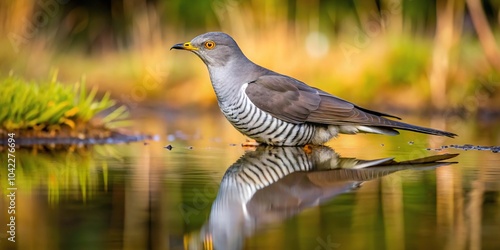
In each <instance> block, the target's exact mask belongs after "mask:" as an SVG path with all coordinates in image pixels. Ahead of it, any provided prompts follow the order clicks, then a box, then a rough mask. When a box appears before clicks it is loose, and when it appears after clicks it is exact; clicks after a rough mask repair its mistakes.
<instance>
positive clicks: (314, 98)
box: [246, 75, 389, 125]
mask: <svg viewBox="0 0 500 250" xmlns="http://www.w3.org/2000/svg"><path fill="white" fill-rule="evenodd" d="M246 94H247V96H248V98H250V100H251V101H252V103H253V104H255V106H257V107H258V108H260V109H262V110H264V111H266V112H268V113H270V114H272V115H273V116H274V117H277V118H279V119H281V120H284V121H287V122H292V123H296V124H300V123H305V122H311V123H320V124H331V125H342V124H374V123H375V124H378V123H380V122H382V121H384V120H385V121H388V120H387V119H385V118H382V117H380V116H381V115H385V116H389V115H386V114H383V113H379V112H374V111H370V110H365V109H362V108H359V107H357V106H355V105H354V104H352V103H350V102H348V101H345V100H342V99H340V98H337V97H335V96H332V95H330V94H328V93H326V92H324V91H321V90H319V89H316V88H312V87H310V86H308V85H306V84H304V83H302V82H300V81H298V80H296V79H293V78H290V77H287V76H283V75H265V76H261V77H259V78H257V79H256V80H255V81H252V82H251V83H249V84H248V86H247V89H246ZM370 112H371V113H370Z"/></svg>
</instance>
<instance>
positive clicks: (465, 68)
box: [0, 0, 500, 249]
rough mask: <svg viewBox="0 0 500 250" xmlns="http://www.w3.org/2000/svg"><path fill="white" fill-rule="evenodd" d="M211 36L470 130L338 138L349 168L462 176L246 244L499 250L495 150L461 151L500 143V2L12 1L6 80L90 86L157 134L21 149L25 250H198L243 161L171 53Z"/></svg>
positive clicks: (179, 55)
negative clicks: (361, 162)
mask: <svg viewBox="0 0 500 250" xmlns="http://www.w3.org/2000/svg"><path fill="white" fill-rule="evenodd" d="M208 31H223V32H226V33H228V34H230V35H231V36H233V37H234V38H235V40H236V41H237V42H238V44H239V45H240V47H241V48H242V50H243V52H244V53H245V54H246V55H247V57H249V58H250V59H251V60H252V61H254V62H255V63H257V64H260V65H262V66H264V67H267V68H270V69H272V70H274V71H277V72H279V73H283V74H286V75H290V76H293V77H295V78H297V79H299V80H302V81H303V82H305V83H308V84H309V85H312V86H314V87H319V88H321V89H323V90H325V91H327V92H330V93H332V94H334V95H337V96H339V97H341V98H343V99H346V100H349V101H352V102H355V103H357V104H360V105H361V106H366V107H369V108H371V109H376V110H380V111H383V112H386V113H393V114H395V115H399V116H402V117H404V118H405V121H406V122H409V123H415V124H418V125H422V126H428V127H433V128H436V129H442V130H448V131H451V132H455V133H457V134H459V137H458V138H457V139H448V138H439V137H431V136H427V135H421V134H416V133H406V132H403V133H401V135H400V136H396V137H389V136H377V135H359V136H347V135H346V136H341V137H340V138H339V139H338V140H332V141H331V142H329V143H328V144H329V145H330V146H332V148H334V150H335V151H336V152H337V153H339V154H340V155H342V156H345V157H353V158H359V159H376V158H385V157H396V159H397V160H409V159H415V158H419V157H424V156H428V155H434V154H440V153H445V152H451V153H457V152H458V153H460V154H461V155H460V156H459V157H457V161H459V162H460V163H459V164H456V165H452V166H446V167H442V168H439V169H437V170H436V171H427V172H418V173H417V172H403V173H402V174H400V173H398V174H395V175H393V176H391V177H385V178H382V179H380V180H375V181H371V182H368V183H366V184H365V186H364V188H362V189H360V190H359V191H358V192H353V193H349V194H346V195H344V196H339V197H338V198H336V199H335V200H332V201H330V202H329V203H328V204H326V205H324V206H320V207H317V208H312V209H310V210H308V211H306V212H305V213H302V214H301V215H299V216H296V217H294V218H292V219H290V220H288V221H286V222H284V223H283V224H279V225H278V226H277V227H274V228H273V229H270V230H267V231H266V232H264V233H261V234H258V235H257V236H255V237H254V238H250V239H249V241H248V242H249V243H247V245H248V246H250V247H249V248H252V247H253V249H278V248H280V247H281V248H284V249H291V248H294V247H299V248H301V249H320V248H321V247H322V246H323V245H322V242H330V239H331V240H332V242H334V243H335V244H334V245H332V247H334V246H339V245H340V247H341V248H342V249H403V248H404V247H405V246H407V247H408V248H418V249H422V248H429V246H431V247H430V248H436V249H482V248H483V249H497V248H498V246H500V242H499V240H498V231H499V230H500V213H499V211H500V209H499V208H500V202H499V201H500V191H499V190H500V184H499V182H498V180H499V179H500V172H499V170H498V166H499V165H500V164H499V158H498V154H495V153H498V151H494V152H490V151H479V150H469V151H468V152H465V151H463V150H458V149H456V148H452V147H451V145H452V144H456V145H463V144H474V145H500V126H499V125H498V124H499V123H498V122H499V119H498V117H500V116H499V114H500V54H499V50H500V0H484V1H480V0H456V1H454V0H448V1H446V0H443V1H417V0H364V1H361V0H358V1H340V0H339V1H326V0H322V1H320V0H277V1H266V0H250V1H238V0H216V1H203V0H190V1H185V0H168V1H156V0H130V1H127V0H123V1H120V0H111V1H110V0H108V1H102V0H87V1H82V0H2V1H0V34H1V35H0V76H1V77H4V78H5V77H7V76H8V75H9V74H13V75H17V76H20V77H22V78H25V79H26V80H30V81H31V80H34V81H36V82H40V81H46V80H47V79H50V78H51V77H52V72H54V71H56V72H58V79H59V81H60V82H62V83H66V84H68V85H72V84H74V83H76V82H78V81H79V80H80V79H81V78H82V76H84V77H85V79H86V82H87V84H86V86H87V88H89V89H90V88H91V87H94V86H98V87H99V91H100V93H99V94H98V96H99V95H100V96H102V95H103V93H104V92H105V91H108V92H109V93H110V94H111V98H113V99H115V100H117V101H118V103H119V104H121V105H125V106H127V107H128V108H129V109H130V110H131V113H132V116H133V125H132V126H133V127H134V129H135V130H138V131H140V132H141V133H149V134H157V135H159V136H158V137H159V138H160V140H159V141H155V142H148V143H144V144H143V143H132V144H126V145H104V146H92V147H89V148H88V149H81V148H78V147H73V146H72V147H70V148H69V149H68V150H61V151H49V152H45V151H42V150H40V151H37V150H31V149H26V150H21V149H20V150H18V151H16V154H17V156H16V159H17V170H16V171H17V172H16V173H17V179H16V181H17V185H18V186H19V192H18V198H17V199H18V204H19V207H18V210H17V211H18V217H17V218H18V237H19V242H18V244H17V245H15V246H16V248H17V249H185V248H186V242H187V239H189V237H190V235H192V234H193V232H196V231H197V230H199V229H200V228H201V227H202V225H203V224H204V223H205V221H206V219H207V218H208V216H209V213H210V209H211V203H212V202H213V200H214V199H215V197H216V195H217V187H218V185H219V183H220V180H221V178H222V176H223V175H224V172H225V171H226V169H227V168H228V167H229V166H230V165H231V164H233V163H234V162H235V161H236V160H237V159H238V158H239V157H241V155H242V154H243V151H244V150H243V148H241V147H240V146H239V145H240V144H241V142H243V141H244V140H245V137H244V136H243V135H241V134H240V133H239V132H238V131H236V130H235V129H233V128H232V126H231V125H230V124H229V123H228V122H227V121H226V120H225V119H224V118H223V116H222V114H221V113H220V112H218V110H217V105H216V99H215V95H214V93H213V90H212V87H211V85H210V80H209V77H208V72H207V70H206V68H205V65H204V64H203V63H202V62H201V60H199V59H198V58H196V56H194V55H193V54H190V53H187V52H183V51H170V50H169V49H170V47H171V46H172V45H174V44H176V43H181V42H186V41H189V40H191V39H192V38H193V37H195V36H197V35H199V34H201V33H205V32H208ZM1 83H2V82H1V81H0V84H1ZM0 98H6V97H5V96H0ZM9 100H10V99H9ZM14 101H15V100H14ZM1 108H5V107H1ZM212 111H214V112H212ZM166 145H170V146H172V147H173V149H172V148H170V149H172V150H171V151H170V150H167V149H164V147H165V146H166ZM447 145H450V146H447ZM469 146H470V145H469ZM6 157H7V156H6V155H5V154H0V162H5V161H4V159H5V158H6ZM1 169H4V170H3V171H2V170H0V179H1V180H2V181H0V187H1V189H2V190H3V192H4V194H5V192H7V189H6V185H7V182H5V181H3V180H4V179H5V178H6V177H5V176H6V175H7V168H1ZM2 197H3V198H0V204H2V206H1V207H2V208H3V207H6V206H5V205H7V202H8V201H7V199H6V197H7V196H5V195H2ZM5 215H6V214H5V213H4V212H3V211H2V212H0V224H4V225H6V224H7V216H5ZM328 222H330V223H328ZM5 236H6V235H5V233H3V234H2V233H1V232H0V239H1V240H3V239H4V238H5ZM405 237H406V239H405ZM27 239H28V240H27ZM290 239H291V240H290ZM4 242H6V241H4V240H3V241H0V248H2V247H3V246H14V245H13V244H11V245H7V243H8V242H7V243H4ZM2 244H3V245H2ZM152 246H153V247H152ZM155 246H156V247H155ZM283 246H285V247H283ZM415 246H416V247H415ZM2 249H4V248H2ZM5 249H7V248H5ZM321 249H323V248H321Z"/></svg>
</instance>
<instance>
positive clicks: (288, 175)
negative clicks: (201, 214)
mask: <svg viewBox="0 0 500 250" xmlns="http://www.w3.org/2000/svg"><path fill="white" fill-rule="evenodd" d="M456 156H457V154H443V155H435V156H429V157H424V158H419V159H414V160H408V161H402V162H397V161H395V160H393V158H382V159H374V160H361V159H356V158H344V157H340V156H339V155H338V154H337V153H336V152H335V151H334V150H333V149H331V148H329V147H327V146H308V147H271V146H266V147H264V146H260V147H258V148H257V149H256V150H255V151H250V152H247V153H245V154H244V155H243V156H242V157H241V158H240V159H239V160H237V161H236V162H235V163H233V164H232V165H231V166H230V167H229V168H228V169H227V170H226V173H225V174H224V177H222V180H221V183H220V186H219V191H218V193H217V197H216V198H215V201H214V202H213V204H212V209H211V212H210V217H209V219H208V221H207V223H205V225H204V226H203V227H202V229H201V230H200V233H199V234H198V235H193V236H192V237H190V238H191V240H190V241H191V244H190V247H189V249H196V247H194V246H196V245H199V243H200V242H202V243H204V245H205V246H206V245H209V246H213V247H214V249H241V248H242V246H243V245H244V240H245V238H246V237H249V236H252V235H253V234H254V233H255V232H256V231H259V230H262V229H264V228H266V226H268V225H270V224H273V223H275V222H280V221H283V220H285V219H286V218H289V217H292V216H294V215H296V214H298V213H300V212H301V211H302V210H304V209H306V208H310V207H315V206H319V205H321V204H323V203H325V202H327V201H329V200H331V199H333V198H334V197H336V196H337V195H340V194H343V193H346V192H350V191H353V190H356V189H357V188H359V187H360V186H361V185H362V183H363V182H365V181H370V180H373V179H376V178H381V177H383V176H387V175H390V174H392V173H395V172H398V171H401V170H408V169H412V170H432V169H435V168H437V167H441V166H446V165H449V164H453V163H455V162H446V161H445V160H448V159H451V158H453V157H456ZM207 240H208V241H210V242H206V241H207Z"/></svg>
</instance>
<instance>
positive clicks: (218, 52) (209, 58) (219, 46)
mask: <svg viewBox="0 0 500 250" xmlns="http://www.w3.org/2000/svg"><path fill="white" fill-rule="evenodd" d="M171 49H180V50H187V51H191V52H193V53H195V54H196V55H197V56H198V57H200V58H201V60H203V62H204V63H205V64H206V65H207V66H208V67H211V66H214V67H217V66H224V65H226V64H227V63H229V62H231V61H233V60H234V59H238V58H245V56H244V55H243V53H242V52H241V50H240V48H239V47H238V44H236V42H235V41H234V39H233V38H232V37H230V36H229V35H228V34H226V33H222V32H209V33H205V34H202V35H199V36H197V37H195V38H193V40H191V41H190V42H185V43H178V44H175V45H174V46H172V48H171Z"/></svg>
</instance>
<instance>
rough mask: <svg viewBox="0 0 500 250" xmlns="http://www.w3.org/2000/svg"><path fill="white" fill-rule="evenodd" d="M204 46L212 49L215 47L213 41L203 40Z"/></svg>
mask: <svg viewBox="0 0 500 250" xmlns="http://www.w3.org/2000/svg"><path fill="white" fill-rule="evenodd" d="M205 48H207V49H213V48H215V43H214V41H206V42H205Z"/></svg>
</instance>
